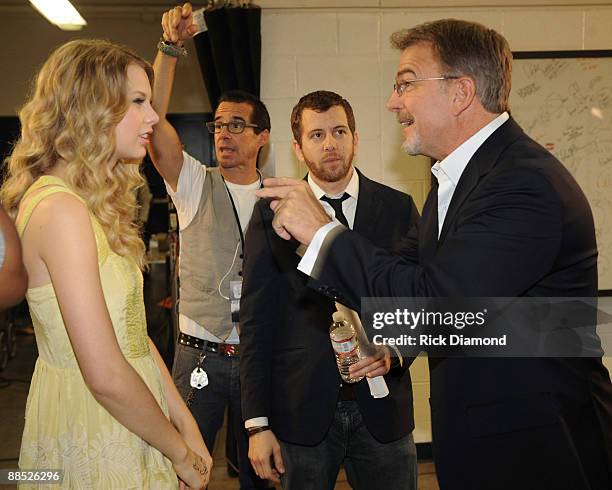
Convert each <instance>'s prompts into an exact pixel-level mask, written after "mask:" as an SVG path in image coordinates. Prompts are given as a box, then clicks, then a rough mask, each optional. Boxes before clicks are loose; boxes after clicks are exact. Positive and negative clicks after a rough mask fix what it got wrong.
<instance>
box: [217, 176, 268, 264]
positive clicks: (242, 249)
mask: <svg viewBox="0 0 612 490" xmlns="http://www.w3.org/2000/svg"><path fill="white" fill-rule="evenodd" d="M256 170H257V175H258V176H259V189H261V188H262V181H263V178H262V176H261V173H260V172H259V169H256ZM221 180H223V185H224V186H225V190H226V191H227V196H228V197H229V200H230V203H231V204H232V211H234V219H235V220H236V226H237V227H238V233H240V248H241V254H240V256H241V258H242V257H244V233H243V231H242V226H241V225H240V215H239V214H238V208H237V207H236V203H235V202H234V198H233V197H232V193H231V192H230V190H229V187H228V186H227V183H226V182H225V179H224V178H223V175H221Z"/></svg>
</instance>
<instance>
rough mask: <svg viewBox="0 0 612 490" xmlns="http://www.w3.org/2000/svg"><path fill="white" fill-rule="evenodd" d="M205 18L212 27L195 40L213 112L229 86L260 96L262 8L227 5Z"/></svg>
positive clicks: (210, 11) (208, 13) (211, 12)
mask: <svg viewBox="0 0 612 490" xmlns="http://www.w3.org/2000/svg"><path fill="white" fill-rule="evenodd" d="M204 19H205V20H206V25H207V27H208V30H207V31H205V32H202V33H200V34H198V35H196V36H195V37H194V42H195V47H196V52H197V55H198V61H199V63H200V70H201V71H202V77H203V78H204V83H205V85H206V90H207V91H208V98H209V101H210V106H211V108H212V110H213V112H214V110H215V109H216V107H217V105H218V103H219V97H220V96H221V94H222V93H223V92H226V91H228V90H235V89H240V90H244V91H246V92H249V93H251V94H253V95H256V96H257V97H259V78H260V74H261V9H260V8H259V7H224V8H219V9H214V10H208V11H206V12H205V13H204Z"/></svg>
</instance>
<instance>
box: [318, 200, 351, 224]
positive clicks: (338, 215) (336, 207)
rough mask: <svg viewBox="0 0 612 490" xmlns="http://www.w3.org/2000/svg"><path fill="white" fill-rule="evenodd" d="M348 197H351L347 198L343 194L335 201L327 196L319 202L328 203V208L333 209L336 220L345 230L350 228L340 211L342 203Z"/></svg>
mask: <svg viewBox="0 0 612 490" xmlns="http://www.w3.org/2000/svg"><path fill="white" fill-rule="evenodd" d="M349 197H351V196H349V195H348V194H347V193H346V192H345V193H344V194H342V196H340V197H338V198H337V199H334V198H331V197H327V196H323V197H322V198H321V201H325V202H328V203H329V204H330V206H331V207H332V208H334V212H335V213H336V219H337V220H338V221H340V223H342V224H343V225H344V226H346V227H347V228H350V226H349V225H348V221H347V219H346V216H344V212H343V211H342V201H346V200H347V199H348V198H349Z"/></svg>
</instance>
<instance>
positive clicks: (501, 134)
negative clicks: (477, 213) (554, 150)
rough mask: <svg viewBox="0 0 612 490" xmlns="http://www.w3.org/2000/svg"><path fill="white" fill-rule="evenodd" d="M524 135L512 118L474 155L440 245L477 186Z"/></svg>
mask: <svg viewBox="0 0 612 490" xmlns="http://www.w3.org/2000/svg"><path fill="white" fill-rule="evenodd" d="M523 134H524V133H523V130H522V129H521V128H520V126H519V125H518V124H516V122H515V121H514V119H512V118H510V119H508V120H507V121H506V122H505V123H504V124H502V125H501V126H500V127H499V128H498V129H497V130H496V131H495V132H493V134H492V135H491V136H489V137H488V138H487V140H486V141H485V142H484V143H483V144H482V145H481V146H480V148H478V150H477V151H476V153H474V156H472V158H471V159H470V161H469V163H468V164H467V166H466V167H465V170H464V171H463V174H461V178H460V179H459V182H458V183H457V188H456V189H455V192H454V193H453V198H452V199H451V202H450V205H449V206H448V211H447V212H446V217H445V218H444V224H443V226H442V231H441V233H440V239H439V242H440V243H443V242H444V239H445V238H446V235H447V234H448V230H449V228H450V226H451V224H452V223H453V220H454V219H455V217H456V216H457V213H458V211H459V209H461V205H462V204H463V203H464V201H465V200H466V199H467V197H468V196H469V195H470V194H471V192H472V191H473V190H474V188H475V187H476V184H478V182H479V181H480V179H482V178H483V177H484V176H485V175H486V174H487V173H488V172H489V171H490V170H491V169H492V168H493V167H494V166H495V164H496V163H497V160H498V159H499V156H500V155H501V154H502V153H503V151H504V150H505V149H506V147H507V146H508V145H510V144H511V143H512V142H514V141H515V140H516V139H517V138H519V137H520V136H521V135H523Z"/></svg>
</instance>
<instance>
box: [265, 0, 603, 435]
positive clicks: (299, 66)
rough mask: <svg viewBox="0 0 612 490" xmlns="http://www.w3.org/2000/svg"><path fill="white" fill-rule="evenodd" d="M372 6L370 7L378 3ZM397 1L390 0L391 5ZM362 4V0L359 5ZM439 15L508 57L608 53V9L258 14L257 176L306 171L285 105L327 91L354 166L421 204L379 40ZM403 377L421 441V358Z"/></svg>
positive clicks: (419, 178)
mask: <svg viewBox="0 0 612 490" xmlns="http://www.w3.org/2000/svg"><path fill="white" fill-rule="evenodd" d="M267 3H268V4H270V6H272V5H274V6H276V5H275V4H271V2H269V1H268V2H267ZM374 3H375V5H374V7H376V6H377V5H380V4H379V2H374ZM385 3H386V4H393V2H390V1H387V2H383V4H385ZM402 3H405V2H401V1H399V0H398V1H395V3H394V5H401V4H402ZM314 4H316V2H314ZM314 4H313V6H315V5H314ZM352 4H353V5H355V3H353V2H352ZM367 4H368V2H367V0H364V2H361V3H360V4H359V6H367ZM316 6H322V5H321V4H320V3H319V4H317V5H316ZM448 17H453V18H460V19H466V20H473V21H477V22H480V23H483V24H485V25H487V26H490V27H492V28H494V29H496V30H497V31H499V32H501V33H502V34H503V35H504V36H505V37H506V38H507V39H508V42H509V43H510V46H511V48H512V49H513V50H516V51H529V50H531V51H536V50H538V51H540V50H582V49H612V30H610V28H609V26H610V25H612V7H611V6H588V7H585V6H547V7H529V6H521V7H482V8H461V7H445V8H409V7H405V8H381V7H378V8H326V9H316V8H308V9H303V8H284V9H265V10H264V11H263V16H262V42H263V44H262V98H263V100H264V101H265V102H266V103H267V105H268V108H269V110H270V114H271V118H272V126H273V128H272V138H271V141H272V148H271V152H270V160H271V161H269V163H268V165H267V173H271V174H276V175H283V176H292V177H301V176H303V175H304V174H305V173H306V169H305V168H303V166H302V165H301V164H300V163H299V162H298V160H297V159H296V158H295V156H294V155H293V151H292V148H291V147H292V139H293V137H292V134H291V130H290V127H289V116H290V114H291V109H292V107H293V106H294V105H295V103H297V101H298V99H299V97H300V96H302V95H304V94H305V93H307V92H310V91H312V90H317V89H328V90H333V91H335V92H338V93H340V94H341V95H343V96H344V97H346V98H347V99H348V100H349V102H350V103H351V105H352V106H353V109H354V111H355V118H356V123H357V131H358V133H359V136H360V144H359V150H358V155H357V160H356V165H357V167H359V168H360V169H362V170H363V171H364V173H365V174H366V175H368V176H369V177H371V178H373V179H375V180H378V181H381V182H383V183H385V184H387V185H390V186H391V187H394V188H396V189H399V190H402V191H404V192H407V193H409V194H411V195H412V196H413V198H414V199H415V201H416V203H417V205H418V206H419V208H421V207H422V205H423V202H424V200H425V197H426V196H427V193H428V191H429V183H430V171H429V161H428V159H426V158H423V157H409V156H407V155H405V154H404V153H403V152H402V151H401V149H400V145H401V142H402V137H401V133H400V129H399V127H398V124H397V123H396V121H395V118H394V116H393V114H392V113H390V112H388V111H387V110H386V108H385V102H386V100H387V98H388V96H389V94H390V92H391V90H392V85H393V83H394V75H395V72H396V69H397V61H398V52H396V51H394V50H393V49H392V48H391V47H390V45H389V36H390V34H391V33H393V32H395V31H396V30H399V29H402V28H406V27H410V26H413V25H416V24H419V23H422V22H425V21H428V20H434V19H439V18H448ZM411 374H412V378H413V390H414V398H415V418H416V423H417V427H416V430H415V440H416V441H417V442H427V441H430V440H431V429H430V423H431V422H430V413H429V404H428V398H429V376H428V369H427V363H426V359H425V358H419V359H417V361H416V362H415V363H414V364H413V366H412V368H411Z"/></svg>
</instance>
